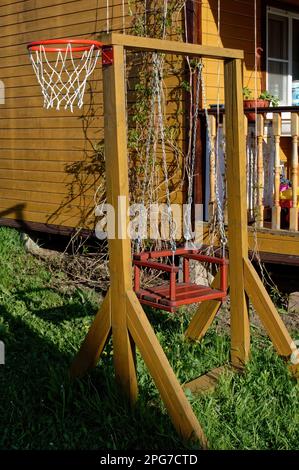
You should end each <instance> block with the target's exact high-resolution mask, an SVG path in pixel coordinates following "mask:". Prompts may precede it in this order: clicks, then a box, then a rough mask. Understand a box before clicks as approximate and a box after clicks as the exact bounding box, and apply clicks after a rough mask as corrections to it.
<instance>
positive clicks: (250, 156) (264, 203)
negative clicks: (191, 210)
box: [207, 107, 299, 231]
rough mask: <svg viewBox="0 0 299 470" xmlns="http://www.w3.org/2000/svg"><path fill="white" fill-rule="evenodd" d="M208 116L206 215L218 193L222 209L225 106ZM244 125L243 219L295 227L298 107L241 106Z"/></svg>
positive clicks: (298, 197)
mask: <svg viewBox="0 0 299 470" xmlns="http://www.w3.org/2000/svg"><path fill="white" fill-rule="evenodd" d="M208 119H209V126H208V127H209V134H210V139H209V141H210V151H209V152H207V154H208V159H209V164H208V168H209V178H208V184H209V188H210V191H209V193H210V198H209V215H211V214H212V213H213V211H214V210H215V205H216V197H220V198H221V202H222V205H223V210H224V213H226V209H225V208H226V188H225V186H226V183H225V176H224V175H225V171H224V168H225V110H224V109H219V110H218V112H217V111H216V110H215V109H212V110H209V112H208ZM244 124H245V125H244V129H245V135H244V139H245V140H246V153H247V156H246V158H247V201H248V223H249V224H252V223H255V224H256V226H257V227H258V228H272V229H275V230H281V229H286V230H290V231H298V228H299V227H298V225H299V220H298V216H299V214H298V212H299V211H298V207H299V184H298V183H299V178H298V169H299V167H298V144H299V140H298V139H299V107H277V108H276V107H275V108H274V107H270V108H258V109H257V110H256V114H255V110H253V109H244ZM219 166H220V170H219ZM221 180H222V181H221ZM217 184H218V190H217V191H216V190H215V188H216V187H217ZM219 185H220V186H221V185H222V188H220V191H219ZM216 193H217V194H216Z"/></svg>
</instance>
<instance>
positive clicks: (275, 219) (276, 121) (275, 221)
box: [272, 113, 281, 230]
mask: <svg viewBox="0 0 299 470" xmlns="http://www.w3.org/2000/svg"><path fill="white" fill-rule="evenodd" d="M273 135H274V145H275V164H274V197H273V207H272V228H273V229H275V230H279V229H280V214H281V207H280V205H279V193H280V191H279V190H280V136H281V115H280V113H274V114H273Z"/></svg>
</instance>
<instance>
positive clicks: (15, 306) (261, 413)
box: [0, 228, 299, 450]
mask: <svg viewBox="0 0 299 470" xmlns="http://www.w3.org/2000/svg"><path fill="white" fill-rule="evenodd" d="M61 279H62V280H63V277H61ZM52 281H53V280H52V276H51V274H50V273H49V272H48V271H47V270H46V269H45V267H44V265H43V264H42V263H41V262H39V261H37V260H36V259H34V258H32V257H31V256H29V255H28V254H25V252H24V249H23V245H22V242H21V239H20V237H19V235H18V233H17V232H15V231H14V230H9V229H5V228H1V229H0V339H1V340H2V341H4V342H5V345H6V364H5V366H0V396H1V431H0V448H1V449H119V450H121V449H146V450H154V449H167V450H169V449H176V450H178V449H184V448H188V447H192V446H188V445H187V444H183V443H182V442H181V441H180V439H179V437H178V436H177V434H176V432H175V431H174V429H173V427H172V424H171V422H170V420H169V418H168V415H167V413H166V411H165V409H164V406H163V404H162V403H161V401H160V398H159V395H158V393H157V391H156V388H155V386H154V384H153V382H152V380H151V378H150V376H149V374H148V372H147V370H146V367H145V365H144V363H143V361H142V359H141V358H140V357H139V356H138V361H137V364H138V378H139V384H140V399H139V402H138V405H137V407H136V408H135V409H134V410H133V411H132V410H130V409H129V408H128V406H127V405H126V403H125V402H124V401H123V400H122V398H121V397H120V396H119V394H118V391H117V388H116V386H115V383H114V373H113V362H112V346H111V344H110V343H109V344H108V346H107V347H106V350H105V354H104V355H103V358H102V360H101V361H100V364H99V366H98V367H97V368H96V369H94V370H93V371H92V372H91V374H90V375H89V376H87V377H85V378H83V379H81V380H77V381H75V382H73V383H70V382H69V380H68V368H69V365H70V362H71V360H72V358H73V357H74V355H75V353H76V351H77V350H78V348H79V345H80V343H81V341H82V339H83V338H84V336H85V334H86V332H87V330H88V326H89V325H90V323H91V321H92V317H93V315H94V313H95V311H96V309H97V297H96V295H95V294H94V293H93V292H91V291H83V290H79V289H69V290H63V289H59V288H58V287H53V286H57V285H58V286H59V284H57V280H56V282H55V283H53V282H52ZM148 314H149V318H150V320H151V323H152V324H153V326H154V328H155V331H156V333H157V335H158V338H159V340H160V341H161V343H162V345H163V347H164V349H165V351H166V354H167V355H168V358H169V360H170V362H171V364H172V366H173V368H174V370H175V372H176V374H177V376H178V377H179V379H180V381H182V382H184V381H188V380H190V379H192V378H194V377H196V376H198V375H200V374H201V373H204V372H206V371H207V370H209V369H210V368H212V367H216V366H218V365H221V364H223V363H225V362H228V360H229V338H228V337H227V336H226V335H224V334H222V335H217V334H216V332H215V329H211V330H210V331H209V332H208V334H207V335H206V336H205V338H204V340H203V341H202V342H201V344H193V343H188V342H186V341H184V335H183V332H184V330H185V328H186V326H187V324H188V321H189V315H188V313H183V314H181V315H177V316H171V315H165V313H161V312H157V311H148ZM254 331H256V329H255V330H254ZM253 334H254V335H255V336H254V337H253V347H252V360H251V362H250V363H249V365H248V366H247V370H246V374H244V375H237V374H232V373H228V374H227V375H226V376H225V377H222V378H221V380H220V383H219V386H218V387H217V389H216V390H215V392H214V393H213V394H208V395H205V396H197V397H195V396H192V395H191V394H190V393H188V397H189V399H190V401H191V403H192V406H193V409H194V411H195V413H196V415H197V416H198V418H199V420H200V422H201V424H202V426H203V428H204V430H205V433H206V435H207V437H208V440H209V443H210V447H211V448H212V449H298V448H299V445H298V442H299V411H298V410H299V394H298V385H296V383H295V382H294V380H293V379H291V377H290V375H289V374H288V372H287V369H286V367H285V365H284V363H283V361H282V360H281V359H280V358H278V357H277V356H276V354H275V353H274V351H273V348H272V346H271V344H270V343H269V342H268V340H266V339H265V338H264V337H262V336H261V335H258V334H256V333H253Z"/></svg>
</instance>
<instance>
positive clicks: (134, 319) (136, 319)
mask: <svg viewBox="0 0 299 470" xmlns="http://www.w3.org/2000/svg"><path fill="white" fill-rule="evenodd" d="M127 295H128V299H127V306H128V309H127V315H128V328H129V331H130V333H131V334H132V337H133V339H134V341H135V343H136V345H137V347H138V349H139V351H140V353H141V355H142V357H143V359H144V361H145V363H146V365H147V367H148V369H149V371H150V373H151V375H152V377H153V379H154V381H155V384H156V386H157V388H158V390H159V392H160V394H161V397H162V400H163V401H164V404H165V406H166V408H167V410H168V413H169V415H170V417H171V420H172V422H173V424H174V426H175V428H176V430H177V431H178V433H179V434H180V435H181V436H182V437H183V438H184V439H186V440H189V439H193V440H197V441H199V442H200V443H201V445H202V447H203V448H207V441H206V438H205V435H204V433H203V430H202V428H201V426H200V424H199V422H198V420H197V418H196V416H195V414H194V412H193V410H192V408H191V405H190V403H189V401H188V399H187V397H186V396H185V394H184V392H183V389H182V387H181V386H180V384H179V382H178V380H177V378H176V376H175V374H174V372H173V370H172V368H171V366H170V364H169V362H168V359H167V357H166V355H165V353H164V351H163V349H162V347H161V345H160V343H159V341H158V339H157V337H156V335H155V333H154V330H153V329H152V327H151V325H150V323H149V321H148V319H147V317H146V314H145V313H144V311H143V309H142V307H141V305H140V303H139V300H138V299H137V297H136V295H135V293H134V292H133V291H128V292H127Z"/></svg>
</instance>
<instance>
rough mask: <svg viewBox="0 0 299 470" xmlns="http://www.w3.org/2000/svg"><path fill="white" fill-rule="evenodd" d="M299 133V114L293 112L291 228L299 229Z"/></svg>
mask: <svg viewBox="0 0 299 470" xmlns="http://www.w3.org/2000/svg"><path fill="white" fill-rule="evenodd" d="M298 134H299V114H298V113H292V117H291V135H292V160H291V179H292V207H291V208H290V230H298V204H297V188H298Z"/></svg>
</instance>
